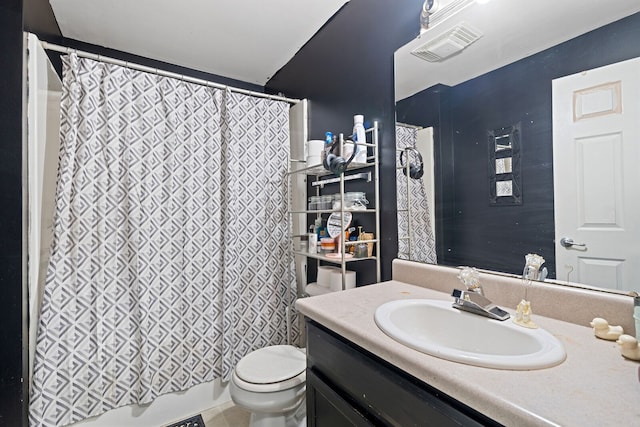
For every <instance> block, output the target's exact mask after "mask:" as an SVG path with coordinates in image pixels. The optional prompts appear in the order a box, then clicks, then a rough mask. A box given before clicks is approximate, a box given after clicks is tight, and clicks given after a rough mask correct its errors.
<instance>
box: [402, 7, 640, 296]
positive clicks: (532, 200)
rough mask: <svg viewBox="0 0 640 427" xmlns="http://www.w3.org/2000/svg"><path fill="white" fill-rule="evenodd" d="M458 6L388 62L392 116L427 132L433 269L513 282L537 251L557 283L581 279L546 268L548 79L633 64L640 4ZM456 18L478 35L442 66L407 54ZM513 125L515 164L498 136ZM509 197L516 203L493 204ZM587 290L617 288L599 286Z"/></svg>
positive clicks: (551, 253)
mask: <svg viewBox="0 0 640 427" xmlns="http://www.w3.org/2000/svg"><path fill="white" fill-rule="evenodd" d="M445 1H446V0H445ZM458 3H461V4H462V3H465V4H466V6H465V7H464V8H462V9H461V10H459V11H456V12H455V13H453V14H451V15H450V16H448V17H444V18H442V19H440V20H439V21H436V23H435V24H434V25H432V27H431V28H430V29H429V30H427V31H426V32H423V33H422V34H421V35H419V36H418V37H417V38H416V39H415V40H412V41H410V42H409V43H408V44H407V45H405V46H403V47H401V48H400V49H398V51H396V54H395V67H396V69H395V79H396V80H395V90H396V120H397V121H398V122H402V123H406V124H410V125H414V126H419V127H429V126H433V127H434V129H435V130H434V141H435V145H434V159H435V164H436V166H435V174H436V176H435V181H436V192H435V194H436V197H435V206H436V207H435V212H436V221H435V224H434V225H435V235H436V242H437V243H436V245H437V247H436V250H437V253H438V263H439V264H443V265H452V266H460V265H469V266H474V267H478V268H480V269H484V270H491V271H496V272H501V273H507V274H515V275H518V274H521V272H522V267H523V265H524V255H526V254H527V253H538V254H540V255H542V256H543V257H544V258H545V259H546V263H545V264H544V266H546V267H547V269H548V271H549V276H548V277H549V278H551V279H554V281H555V283H565V284H566V283H567V282H572V284H573V282H581V281H580V280H579V279H578V275H577V270H576V269H575V267H573V266H570V265H565V264H562V263H561V265H556V261H555V259H556V251H558V250H559V248H560V249H562V250H565V248H562V247H560V244H559V241H560V238H561V237H566V236H556V235H555V229H554V224H555V221H554V215H555V214H557V213H556V212H554V173H555V174H557V172H558V171H554V167H553V164H554V162H553V155H554V154H553V151H554V148H553V127H554V125H556V124H554V123H553V119H552V111H553V105H552V81H553V80H554V79H558V78H561V77H564V76H568V75H572V74H576V73H580V72H582V71H584V70H590V69H594V68H598V67H602V66H604V65H608V64H614V63H618V62H620V61H624V60H626V59H630V58H635V57H640V45H639V44H638V43H637V40H638V39H639V38H640V13H639V12H640V3H639V2H637V1H634V0H623V1H619V2H615V4H608V5H607V8H605V9H603V8H602V7H601V3H600V2H596V1H594V0H584V1H576V0H570V1H566V2H552V1H549V0H541V1H538V2H526V4H524V3H522V2H510V1H509V0H492V1H490V2H488V3H487V4H482V5H481V4H475V3H474V2H457V3H456V4H458ZM467 3H468V4H467ZM471 3H474V4H471ZM515 3H517V4H515ZM524 9H526V10H524ZM578 15H579V17H580V19H577V17H578ZM502 16H504V19H502V18H501V17H502ZM514 17H522V18H521V19H514ZM525 17H526V18H525ZM525 20H526V21H527V22H525ZM461 22H464V23H465V24H468V25H469V26H470V27H472V29H473V30H475V31H478V32H480V33H483V35H482V37H481V38H480V39H478V40H477V41H476V42H474V43H473V44H472V45H470V46H468V47H467V48H465V49H463V50H462V51H460V52H458V53H456V54H454V55H452V56H450V57H448V58H446V59H444V60H442V61H439V62H427V61H424V60H422V59H420V58H417V57H416V56H415V55H412V54H411V51H412V50H414V49H416V48H419V47H423V46H425V45H427V44H428V42H429V41H430V40H431V39H433V38H437V36H439V35H441V34H443V33H445V32H446V30H447V29H448V28H449V27H452V28H453V27H455V26H456V25H458V24H460V23H461ZM495 22H501V25H500V26H495ZM529 24H531V25H529ZM515 123H521V126H522V129H521V133H520V141H519V143H520V145H521V146H520V159H519V165H516V159H515V158H514V156H513V155H512V153H513V151H514V145H513V141H512V140H511V138H509V137H507V136H503V135H501V134H500V133H499V132H497V133H495V131H496V130H498V129H501V128H506V127H508V126H511V125H513V124H515ZM491 132H494V135H493V136H494V140H493V142H491V141H490V138H489V141H488V135H490V133H491ZM518 169H519V170H518ZM492 174H493V175H494V176H495V179H492ZM515 174H520V179H521V181H520V182H518V183H516V182H515V181H514V180H513V179H512V176H513V175H515ZM516 192H521V194H519V196H521V200H520V201H521V204H519V205H518V204H511V205H499V206H496V205H492V203H491V198H492V197H493V198H495V199H496V200H498V199H504V200H507V199H511V198H514V196H515V194H516ZM634 220H635V221H639V222H640V218H638V219H636V218H634ZM569 250H573V251H577V250H580V248H578V247H574V248H569ZM590 285H592V286H596V287H597V288H598V289H603V290H607V291H616V290H615V289H613V287H612V286H611V285H610V282H609V281H607V280H603V281H602V282H600V283H592V284H590ZM619 291H620V290H619Z"/></svg>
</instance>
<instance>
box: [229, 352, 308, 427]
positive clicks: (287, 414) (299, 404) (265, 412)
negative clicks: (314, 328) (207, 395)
mask: <svg viewBox="0 0 640 427" xmlns="http://www.w3.org/2000/svg"><path fill="white" fill-rule="evenodd" d="M306 367H307V363H306V356H305V353H304V349H299V348H296V347H294V346H291V345H274V346H269V347H265V348H261V349H258V350H255V351H253V352H251V353H249V354H247V355H246V356H245V357H243V358H242V359H241V360H240V361H239V362H238V364H237V366H236V369H235V370H234V372H233V376H232V377H231V384H230V386H229V392H230V394H231V399H233V401H234V403H235V404H236V405H238V406H240V407H243V408H245V409H246V410H248V411H251V423H250V426H251V427H303V426H306V423H307V421H306V405H305V380H306V372H305V370H306Z"/></svg>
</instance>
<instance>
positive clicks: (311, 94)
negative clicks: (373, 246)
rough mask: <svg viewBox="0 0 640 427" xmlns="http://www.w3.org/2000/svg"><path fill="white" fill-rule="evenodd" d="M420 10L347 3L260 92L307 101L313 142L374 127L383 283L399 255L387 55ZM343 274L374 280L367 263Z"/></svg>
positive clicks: (395, 0) (405, 3) (412, 1)
mask: <svg viewBox="0 0 640 427" xmlns="http://www.w3.org/2000/svg"><path fill="white" fill-rule="evenodd" d="M422 3H423V1H422V0H351V1H350V2H349V3H347V4H346V5H345V6H344V7H343V8H342V9H341V10H340V12H339V13H338V14H337V15H336V16H334V18H333V19H332V20H331V21H329V22H328V23H327V24H326V25H325V26H324V27H323V28H322V29H320V31H319V32H318V33H317V34H316V35H315V36H314V37H313V39H311V41H309V42H308V43H307V44H306V45H305V46H303V47H302V49H300V51H299V52H298V53H297V54H296V55H295V57H294V58H293V59H292V60H291V61H289V63H288V64H287V65H286V66H284V67H283V68H282V69H281V70H280V71H279V72H278V73H277V74H276V75H275V76H274V77H273V78H272V79H271V80H270V81H269V82H268V83H267V85H266V87H267V90H268V91H272V92H284V93H286V94H287V95H288V96H293V97H298V98H308V99H310V100H311V108H310V138H311V139H324V133H325V131H333V132H343V133H345V134H350V133H351V129H352V127H353V116H354V114H364V116H365V121H370V122H372V121H373V120H378V121H379V122H380V125H381V132H380V146H381V150H380V151H381V152H380V170H381V172H380V176H381V182H380V193H381V194H382V195H383V196H384V198H383V199H382V200H381V203H380V206H379V208H380V210H381V214H380V221H381V236H380V238H381V240H382V242H381V247H382V251H381V254H382V259H383V263H382V278H383V279H390V278H391V261H392V260H393V259H394V258H395V257H396V256H397V252H398V243H397V240H398V236H397V219H396V185H395V108H394V81H393V53H394V52H395V50H396V49H397V48H399V47H400V46H402V45H403V44H405V43H407V42H408V41H409V40H411V39H413V38H414V37H415V36H416V35H417V34H418V33H419V30H420V25H419V21H418V17H419V14H420V8H421V7H422ZM356 191H358V190H356ZM361 191H362V190H361ZM364 191H367V193H368V194H370V193H369V192H370V191H373V190H372V189H371V188H369V189H368V190H364ZM367 228H368V230H367V231H372V229H371V228H369V227H367ZM352 266H353V267H352ZM349 268H350V269H352V268H353V269H354V270H356V271H357V272H358V277H359V278H358V282H359V283H371V282H373V281H374V280H371V279H372V278H373V279H375V275H373V273H374V272H375V270H374V269H373V268H372V267H371V264H369V261H366V262H362V263H354V264H351V265H350V266H349Z"/></svg>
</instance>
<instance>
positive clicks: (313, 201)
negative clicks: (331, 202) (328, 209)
mask: <svg viewBox="0 0 640 427" xmlns="http://www.w3.org/2000/svg"><path fill="white" fill-rule="evenodd" d="M320 203H321V199H320V196H311V197H309V210H310V211H315V210H318V209H321V208H320Z"/></svg>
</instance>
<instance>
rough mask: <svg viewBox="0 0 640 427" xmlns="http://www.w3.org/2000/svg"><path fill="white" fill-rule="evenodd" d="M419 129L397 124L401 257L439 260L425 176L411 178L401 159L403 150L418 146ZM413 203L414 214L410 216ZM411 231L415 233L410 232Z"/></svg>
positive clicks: (399, 248) (398, 209)
mask: <svg viewBox="0 0 640 427" xmlns="http://www.w3.org/2000/svg"><path fill="white" fill-rule="evenodd" d="M416 139H417V129H416V128H413V127H408V126H402V125H396V147H397V148H398V150H396V166H397V167H396V191H397V197H396V200H397V212H398V237H399V239H398V258H400V259H409V260H412V261H417V262H424V263H429V264H436V262H437V259H436V246H435V238H434V234H433V228H432V226H431V220H430V215H429V202H428V200H427V192H426V191H425V188H424V183H423V180H422V178H419V179H409V180H408V181H409V188H408V191H407V177H406V175H405V174H404V173H403V171H402V169H399V168H400V166H401V163H400V151H399V150H402V149H404V148H407V147H414V148H415V146H416ZM403 160H404V161H405V162H407V161H408V160H409V161H414V162H415V161H416V160H415V159H413V158H412V157H411V156H410V155H409V156H407V155H405V156H404V159H403ZM409 205H410V207H411V216H409ZM409 233H410V234H411V236H409Z"/></svg>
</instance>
